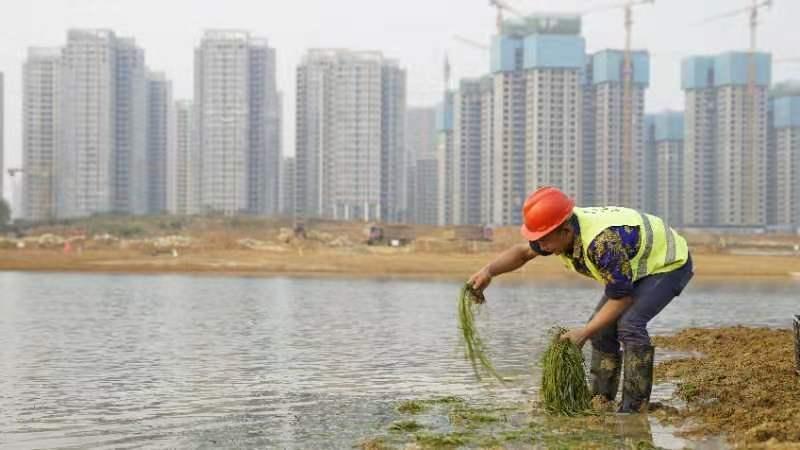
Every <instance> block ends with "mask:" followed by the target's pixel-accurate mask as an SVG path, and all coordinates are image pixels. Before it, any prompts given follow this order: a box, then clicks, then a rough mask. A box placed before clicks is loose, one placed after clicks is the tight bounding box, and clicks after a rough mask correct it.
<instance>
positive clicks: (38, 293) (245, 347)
mask: <svg viewBox="0 0 800 450" xmlns="http://www.w3.org/2000/svg"><path fill="white" fill-rule="evenodd" d="M458 288H459V285H458V284H457V283H447V282H427V281H425V282H422V281H420V282H417V281H391V280H373V281H368V280H349V279H337V280H332V279H287V278H272V279H263V278H232V277H219V278H216V277H191V276H176V275H169V276H138V275H137V276H132V275H131V276H127V275H86V274H47V273H39V274H33V273H17V272H8V273H0V292H2V294H0V342H2V343H3V344H2V345H0V371H2V377H0V447H3V448H34V447H35V448H54V447H60V448H128V447H130V448H132V447H148V448H160V447H170V448H173V447H180V448H198V447H206V448H217V447H237V448H238V447H260V448H263V447H269V448H349V447H352V445H354V444H356V443H358V442H359V441H360V440H362V439H363V438H365V437H369V436H373V435H377V434H382V433H385V432H386V428H387V427H388V426H389V425H390V424H391V423H392V422H394V421H396V420H398V418H399V415H398V413H397V412H396V411H395V407H396V406H397V402H398V401H400V400H403V399H419V398H433V397H436V396H449V395H457V396H461V397H463V398H465V399H467V400H468V401H476V402H486V401H493V402H500V403H502V402H509V403H520V402H525V401H527V400H529V399H531V398H535V395H536V384H537V383H538V368H537V367H536V363H535V362H536V361H537V360H538V356H539V353H540V352H541V351H543V349H544V346H545V345H546V342H547V331H548V330H549V329H550V328H551V327H552V326H553V325H556V324H558V325H564V326H574V325H578V324H580V323H582V322H583V321H584V320H585V319H586V317H587V316H588V315H589V313H590V312H591V311H592V309H593V307H594V304H595V302H596V300H597V297H598V296H599V294H600V289H599V288H597V287H594V286H590V285H583V284H581V285H579V286H577V287H575V286H565V285H557V284H547V283H535V284H533V283H532V284H496V285H494V286H492V287H491V288H490V289H489V290H488V291H487V297H488V304H487V307H486V308H485V314H483V315H482V317H481V318H480V322H479V324H480V325H479V326H480V327H481V330H482V332H483V333H485V335H488V336H491V340H490V342H489V345H490V348H491V349H493V351H494V355H493V359H494V361H495V363H496V366H497V368H498V370H499V371H500V372H501V373H503V374H505V375H508V376H510V377H513V378H514V381H513V382H512V383H510V384H509V385H507V386H502V387H500V386H496V385H493V384H489V385H487V384H485V383H479V382H477V381H476V380H475V378H474V376H473V374H472V371H471V368H470V366H469V365H468V363H467V362H465V361H464V360H463V357H462V355H461V353H460V351H459V350H458V334H457V325H456V297H457V294H458ZM798 288H800V284H798V283H792V282H787V283H780V284H776V283H769V284H768V283H760V284H755V283H732V282H726V283H715V284H700V283H696V284H693V285H690V286H689V287H688V288H687V290H686V291H685V292H684V294H683V295H682V296H681V297H679V298H677V299H676V300H675V301H674V302H673V304H671V305H670V306H668V307H667V308H666V309H665V310H664V311H663V312H662V314H661V315H660V316H659V317H658V318H657V319H656V320H655V321H654V322H653V323H652V326H651V330H652V331H653V332H654V333H667V332H671V331H675V330H678V329H681V328H684V327H689V326H722V325H730V324H747V325H766V326H780V327H786V326H789V324H790V321H789V320H790V317H791V314H792V313H797V311H796V308H797V305H798V303H799V302H798V298H799V297H798V291H800V289H798ZM659 356H661V357H663V356H665V355H663V354H660V355H659ZM666 356H668V355H666ZM667 395H668V387H662V388H659V389H657V390H656V392H655V396H656V397H664V396H667ZM651 433H652V434H653V439H654V441H655V442H656V444H657V445H663V446H674V445H677V444H675V441H674V440H671V438H670V433H669V432H668V430H666V431H665V430H664V429H663V428H655V429H653V430H651ZM659 440H660V441H659ZM662 441H663V442H662Z"/></svg>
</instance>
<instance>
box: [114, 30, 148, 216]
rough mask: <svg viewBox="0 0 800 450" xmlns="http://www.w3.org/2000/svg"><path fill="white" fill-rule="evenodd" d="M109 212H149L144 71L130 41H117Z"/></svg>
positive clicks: (141, 55)
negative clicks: (110, 205)
mask: <svg viewBox="0 0 800 450" xmlns="http://www.w3.org/2000/svg"><path fill="white" fill-rule="evenodd" d="M114 50H115V53H116V58H115V67H114V69H115V73H116V77H115V79H114V87H115V92H114V94H115V98H114V112H113V113H114V119H113V120H114V133H115V141H114V152H113V153H114V156H113V158H112V165H113V169H112V170H113V175H112V195H113V200H112V201H113V205H112V209H113V211H115V212H119V213H127V214H145V213H147V212H148V210H149V209H148V199H149V193H148V188H149V182H148V179H149V175H150V174H149V171H148V169H149V167H150V164H149V162H148V143H147V127H148V122H147V99H148V90H147V68H146V67H145V62H144V50H142V49H141V48H139V47H137V46H136V42H135V41H134V40H133V39H132V38H116V45H115V49H114Z"/></svg>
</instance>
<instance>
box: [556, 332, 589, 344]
mask: <svg viewBox="0 0 800 450" xmlns="http://www.w3.org/2000/svg"><path fill="white" fill-rule="evenodd" d="M561 339H563V340H570V341H572V342H573V343H574V344H575V345H576V346H578V348H583V344H585V343H586V340H587V339H589V336H588V335H587V334H586V328H573V329H572V330H569V331H567V332H566V333H564V334H562V335H561Z"/></svg>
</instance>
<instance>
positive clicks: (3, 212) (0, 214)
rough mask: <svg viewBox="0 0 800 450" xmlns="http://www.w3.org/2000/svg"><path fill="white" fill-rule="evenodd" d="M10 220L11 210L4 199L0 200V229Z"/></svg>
mask: <svg viewBox="0 0 800 450" xmlns="http://www.w3.org/2000/svg"><path fill="white" fill-rule="evenodd" d="M9 220H11V208H10V207H9V206H8V202H6V200H5V199H3V198H0V227H2V226H4V225H6V224H7V223H8V221H9Z"/></svg>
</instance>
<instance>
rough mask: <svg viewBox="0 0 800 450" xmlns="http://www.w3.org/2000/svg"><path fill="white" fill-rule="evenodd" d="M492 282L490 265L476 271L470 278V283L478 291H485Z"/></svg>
mask: <svg viewBox="0 0 800 450" xmlns="http://www.w3.org/2000/svg"><path fill="white" fill-rule="evenodd" d="M491 282H492V274H491V272H489V267H488V266H487V267H484V268H483V269H481V270H479V271H477V272H475V274H474V275H472V276H471V277H470V278H469V285H470V286H472V289H474V290H475V291H476V292H480V293H483V290H484V289H486V288H487V287H489V283H491Z"/></svg>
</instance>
